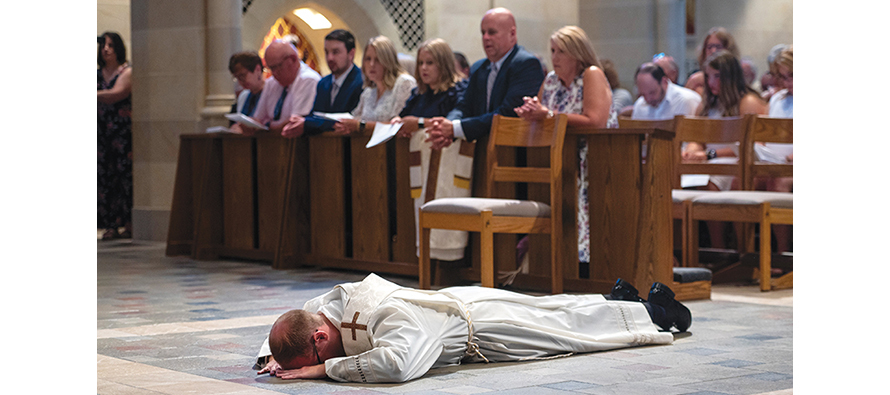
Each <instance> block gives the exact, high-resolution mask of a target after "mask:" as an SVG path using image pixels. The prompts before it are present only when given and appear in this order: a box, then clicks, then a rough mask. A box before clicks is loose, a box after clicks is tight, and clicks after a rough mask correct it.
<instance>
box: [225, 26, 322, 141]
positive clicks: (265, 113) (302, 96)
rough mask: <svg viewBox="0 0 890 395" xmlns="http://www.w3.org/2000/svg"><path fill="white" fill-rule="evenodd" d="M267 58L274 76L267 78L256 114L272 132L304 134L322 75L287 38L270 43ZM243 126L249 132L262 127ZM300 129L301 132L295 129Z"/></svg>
mask: <svg viewBox="0 0 890 395" xmlns="http://www.w3.org/2000/svg"><path fill="white" fill-rule="evenodd" d="M263 58H264V60H265V62H266V68H268V69H269V71H271V72H272V78H268V79H266V86H265V87H264V88H263V95H262V97H260V102H259V103H258V104H257V109H256V112H255V113H254V118H255V119H256V120H257V121H259V122H260V123H262V124H264V125H266V126H267V127H268V128H269V130H270V131H271V132H272V133H281V135H282V136H284V137H296V136H297V135H299V134H302V124H303V116H304V115H307V114H309V113H310V112H312V104H313V103H314V102H315V86H316V85H317V84H318V81H319V80H320V79H321V75H319V74H318V73H317V72H316V71H315V70H312V68H310V67H309V66H307V65H306V64H305V63H303V61H302V60H300V56H299V52H298V51H297V48H296V47H294V45H293V44H291V43H289V42H286V41H282V40H275V41H273V42H272V44H269V46H268V47H266V52H265V53H264V54H263ZM241 129H242V130H243V131H244V134H246V135H252V134H254V133H256V132H257V131H258V130H257V129H252V128H249V127H246V126H244V125H242V126H241ZM297 129H298V130H299V134H296V133H293V132H292V131H294V130H297Z"/></svg>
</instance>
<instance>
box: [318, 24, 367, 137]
mask: <svg viewBox="0 0 890 395" xmlns="http://www.w3.org/2000/svg"><path fill="white" fill-rule="evenodd" d="M324 59H325V62H327V64H328V68H329V69H331V74H328V75H326V76H324V78H322V79H321V81H318V86H317V87H316V89H315V104H314V105H313V106H312V112H323V113H342V112H351V111H352V110H353V109H354V108H355V106H357V105H358V101H359V98H360V97H361V95H362V83H363V79H362V70H361V69H359V68H358V67H356V66H355V64H353V61H354V60H355V36H353V35H352V33H350V32H349V31H346V30H343V29H337V30H334V31H332V32H330V33H328V35H327V36H325V37H324ZM305 129H306V134H307V135H314V134H318V133H321V132H324V131H326V130H322V129H321V128H319V127H317V126H316V125H310V124H306V126H305ZM328 130H333V128H331V129H328Z"/></svg>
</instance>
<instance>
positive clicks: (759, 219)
mask: <svg viewBox="0 0 890 395" xmlns="http://www.w3.org/2000/svg"><path fill="white" fill-rule="evenodd" d="M750 119H751V121H750V123H749V131H748V133H747V136H746V139H745V143H744V145H743V147H742V153H743V155H742V161H743V163H745V171H744V179H743V182H742V185H743V187H745V188H746V189H750V188H752V187H753V185H754V182H753V181H754V178H755V177H758V176H759V177H764V176H768V177H790V176H792V175H793V172H794V165H793V164H791V163H768V162H763V161H760V160H758V159H757V155H755V147H756V146H757V145H758V144H760V143H787V144H791V143H793V121H792V120H791V119H790V118H788V119H786V118H769V117H763V116H750ZM690 219H691V220H692V221H703V220H718V221H737V222H749V223H756V224H759V225H760V243H759V244H760V250H759V271H760V278H759V280H760V290H761V291H769V290H771V289H783V288H791V287H793V285H794V278H793V274H794V272H793V271H791V272H789V273H786V274H784V275H782V276H781V277H779V278H776V279H773V278H772V277H771V276H772V246H771V241H772V240H771V238H772V231H771V225H772V224H783V225H792V224H793V223H794V194H793V193H791V192H770V191H752V190H744V191H724V192H720V193H716V194H709V195H705V196H699V197H696V198H694V199H693V200H692V206H691V211H690Z"/></svg>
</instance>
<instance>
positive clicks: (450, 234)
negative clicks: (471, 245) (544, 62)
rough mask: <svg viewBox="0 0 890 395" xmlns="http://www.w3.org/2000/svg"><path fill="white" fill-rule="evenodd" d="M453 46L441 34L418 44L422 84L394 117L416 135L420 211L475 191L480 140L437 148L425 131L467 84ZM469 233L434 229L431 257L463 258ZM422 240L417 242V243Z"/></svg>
mask: <svg viewBox="0 0 890 395" xmlns="http://www.w3.org/2000/svg"><path fill="white" fill-rule="evenodd" d="M456 65H457V63H456V62H455V60H454V54H453V52H452V51H451V47H450V46H449V45H448V43H446V42H445V40H442V39H440V38H437V39H432V40H427V41H425V42H424V43H422V44H421V45H420V48H418V50H417V69H416V71H415V73H414V78H415V79H416V80H417V87H416V88H414V90H412V91H411V97H409V98H408V101H407V102H406V103H405V107H404V108H403V109H402V111H401V113H399V116H398V117H396V118H393V120H392V123H397V122H401V123H403V125H402V127H401V129H399V136H401V137H407V138H410V139H411V140H410V142H409V144H408V145H409V155H408V158H409V159H408V160H409V162H410V165H411V171H410V174H411V197H412V198H413V199H414V212H415V213H416V212H417V211H418V210H419V209H420V207H421V206H423V204H424V203H426V202H428V201H430V200H432V199H439V198H446V197H469V196H470V194H471V181H472V175H473V154H474V150H475V144H474V143H471V142H469V141H466V140H458V141H456V142H454V143H453V144H451V145H449V146H448V147H445V148H442V149H440V150H433V149H432V146H431V143H430V142H428V141H426V133H417V132H419V131H423V130H424V128H425V127H426V123H427V120H428V119H430V118H432V117H437V116H445V115H446V114H448V113H449V112H450V111H451V110H452V109H454V106H455V105H457V101H458V99H460V97H461V96H462V95H463V94H464V91H465V90H466V88H467V80H465V79H463V74H461V73H460V72H459V71H458V70H457V69H456ZM417 221H418V219H417V216H415V217H414V225H415V243H419V240H420V239H419V227H418V222H417ZM467 239H468V234H467V232H463V231H455V230H444V229H434V230H432V232H431V234H430V257H431V258H433V259H441V260H446V261H455V260H458V259H461V258H463V256H464V250H465V249H466V246H467ZM415 245H417V244H415Z"/></svg>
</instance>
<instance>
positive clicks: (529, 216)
mask: <svg viewBox="0 0 890 395" xmlns="http://www.w3.org/2000/svg"><path fill="white" fill-rule="evenodd" d="M567 119H568V117H567V116H566V115H565V114H560V115H557V116H556V117H553V118H548V119H545V120H544V121H541V122H535V123H529V122H526V121H523V120H521V119H519V118H508V117H503V116H499V115H495V117H494V119H493V120H492V124H491V135H490V136H489V143H488V150H487V161H486V173H487V174H488V181H487V183H486V190H485V191H484V194H483V196H485V197H484V198H476V197H470V198H443V199H435V200H432V201H430V202H428V203H426V204H424V205H423V206H422V207H421V208H420V210H419V212H418V222H419V226H420V230H421V231H420V243H419V244H420V246H419V251H418V252H419V259H420V262H419V283H420V284H419V285H420V288H422V289H429V288H430V277H431V276H430V252H429V245H430V244H429V243H430V229H451V230H464V231H469V232H479V233H480V234H481V237H480V239H481V242H480V247H481V248H480V250H481V281H482V286H485V287H494V279H495V268H494V256H493V234H494V233H549V234H550V240H551V249H550V250H551V276H552V281H551V289H552V292H553V293H561V292H562V289H563V262H562V258H561V257H560V256H559V252H560V249H559V248H556V246H558V245H559V243H560V240H561V229H562V228H561V222H560V221H561V220H562V218H563V212H562V207H561V200H560V198H559V196H560V195H559V194H560V192H561V191H562V174H561V173H562V150H563V143H564V141H565V133H566V123H567ZM500 147H510V148H515V147H549V150H550V166H549V168H548V167H509V166H501V165H499V164H498V155H497V151H498V148H500ZM499 182H510V183H540V184H548V185H549V186H550V204H549V205H548V204H546V203H542V202H535V201H528V200H516V199H499V198H495V197H494V196H492V193H493V192H492V191H493V190H494V184H495V183H499Z"/></svg>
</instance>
